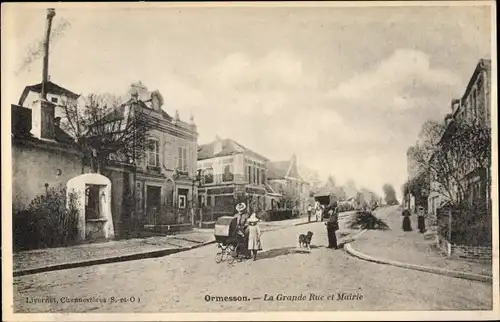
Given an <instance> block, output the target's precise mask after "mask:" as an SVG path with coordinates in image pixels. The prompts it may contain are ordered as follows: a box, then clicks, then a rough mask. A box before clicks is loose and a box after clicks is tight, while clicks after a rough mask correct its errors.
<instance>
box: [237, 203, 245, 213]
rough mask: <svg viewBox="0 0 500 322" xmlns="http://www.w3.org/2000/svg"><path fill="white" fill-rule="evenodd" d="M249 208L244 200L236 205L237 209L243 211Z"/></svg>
mask: <svg viewBox="0 0 500 322" xmlns="http://www.w3.org/2000/svg"><path fill="white" fill-rule="evenodd" d="M246 208H247V206H246V205H245V204H244V203H243V202H240V203H239V204H237V205H236V211H239V212H241V211H243V210H245V209H246Z"/></svg>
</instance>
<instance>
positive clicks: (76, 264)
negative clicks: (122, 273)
mask: <svg viewBox="0 0 500 322" xmlns="http://www.w3.org/2000/svg"><path fill="white" fill-rule="evenodd" d="M290 227H294V226H282V227H276V228H274V229H272V228H271V229H269V230H266V229H263V231H264V232H268V231H276V230H281V229H285V228H290ZM215 242H216V241H215V240H212V241H209V242H204V243H200V244H198V245H194V246H191V247H182V248H168V249H160V250H155V251H150V252H144V253H136V254H130V255H123V256H115V257H109V258H100V259H92V260H86V261H81V262H72V263H63V264H56V265H50V266H44V267H37V268H28V269H21V270H16V271H13V273H12V275H13V276H14V277H19V276H25V275H32V274H38V273H45V272H52V271H59V270H63V269H70V268H78V267H86V266H94V265H101V264H111V263H119V262H128V261H133V260H139V259H146V258H155V257H163V256H168V255H172V254H176V253H180V252H185V251H188V250H192V249H195V248H199V247H203V246H207V245H211V244H215Z"/></svg>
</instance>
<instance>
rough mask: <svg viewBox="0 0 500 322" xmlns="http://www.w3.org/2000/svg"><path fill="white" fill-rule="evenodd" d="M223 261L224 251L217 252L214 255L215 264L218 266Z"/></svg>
mask: <svg viewBox="0 0 500 322" xmlns="http://www.w3.org/2000/svg"><path fill="white" fill-rule="evenodd" d="M223 260H224V251H221V252H218V253H217V254H215V262H216V263H217V264H219V263H220V262H222V261H223Z"/></svg>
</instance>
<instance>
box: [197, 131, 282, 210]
mask: <svg viewBox="0 0 500 322" xmlns="http://www.w3.org/2000/svg"><path fill="white" fill-rule="evenodd" d="M268 161H269V160H268V159H267V158H266V157H264V156H262V155H260V154H258V153H256V152H254V151H252V150H250V149H248V148H246V147H244V146H243V145H241V144H239V143H238V142H236V141H234V140H232V139H222V138H220V137H217V138H216V139H215V140H214V141H213V142H211V143H209V144H204V145H200V147H199V149H198V171H199V172H200V174H201V186H200V190H199V194H200V202H201V203H203V204H204V205H206V206H208V207H210V208H212V211H213V212H214V214H216V215H217V216H220V215H224V214H233V213H234V211H235V205H236V204H237V203H238V202H245V203H246V204H247V205H248V206H249V207H250V211H261V210H266V209H270V208H272V206H273V204H274V202H275V201H273V200H276V199H277V198H278V197H279V195H278V194H276V193H275V192H274V191H273V190H272V188H270V187H267V186H266V180H267V163H268ZM267 194H271V196H270V197H269V198H266V195H267Z"/></svg>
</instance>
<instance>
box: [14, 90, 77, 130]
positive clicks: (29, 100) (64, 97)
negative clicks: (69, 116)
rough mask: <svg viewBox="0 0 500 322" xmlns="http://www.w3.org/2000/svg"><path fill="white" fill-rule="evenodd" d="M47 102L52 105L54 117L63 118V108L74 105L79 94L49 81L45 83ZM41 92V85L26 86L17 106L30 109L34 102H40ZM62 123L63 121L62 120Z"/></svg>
mask: <svg viewBox="0 0 500 322" xmlns="http://www.w3.org/2000/svg"><path fill="white" fill-rule="evenodd" d="M46 90H47V101H49V102H51V103H52V104H53V105H54V117H55V118H56V117H60V118H61V119H64V118H65V113H64V106H65V105H69V104H75V103H76V101H77V100H78V98H79V97H80V95H79V94H76V93H74V92H72V91H70V90H68V89H66V88H64V87H61V86H59V85H57V84H55V83H53V82H51V81H48V82H47V87H46ZM41 92H42V83H39V84H35V85H29V86H26V87H25V88H24V90H23V92H22V94H21V97H19V102H18V104H17V105H18V106H22V107H26V108H31V107H32V106H33V104H34V103H35V102H36V101H39V100H40V94H41ZM63 122H64V120H63Z"/></svg>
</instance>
